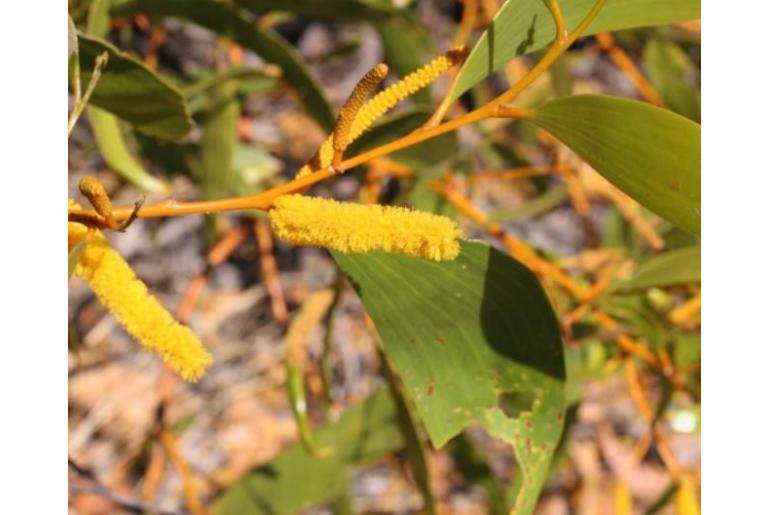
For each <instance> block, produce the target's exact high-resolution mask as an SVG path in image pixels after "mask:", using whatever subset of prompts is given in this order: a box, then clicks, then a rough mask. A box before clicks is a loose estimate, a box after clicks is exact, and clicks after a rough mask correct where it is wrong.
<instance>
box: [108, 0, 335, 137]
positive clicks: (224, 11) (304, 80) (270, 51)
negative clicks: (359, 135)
mask: <svg viewBox="0 0 770 515" xmlns="http://www.w3.org/2000/svg"><path fill="white" fill-rule="evenodd" d="M113 12H114V13H115V14H120V15H128V14H136V13H145V14H149V15H156V16H172V17H177V18H182V19H185V20H189V21H191V22H193V23H195V24H197V25H200V26H202V27H206V28H207V29H209V30H212V31H214V32H217V33H218V34H221V35H222V36H225V37H227V38H230V39H231V40H232V41H234V42H235V43H238V44H239V45H241V46H243V47H244V48H248V49H249V50H252V51H254V52H255V53H257V54H259V55H260V56H261V57H263V58H264V59H265V60H267V61H269V62H271V63H274V64H276V65H277V66H279V67H280V68H281V69H282V70H283V78H284V80H285V81H286V82H287V83H288V84H289V85H290V86H292V87H293V88H294V89H295V90H296V93H297V97H298V98H299V99H300V100H301V101H302V102H303V103H304V104H305V108H306V109H307V110H308V112H309V113H310V114H311V115H312V116H313V118H315V120H316V121H317V122H318V123H319V124H320V125H321V127H322V128H323V129H325V130H327V131H331V129H332V127H333V126H334V119H335V116H334V114H333V113H332V110H331V107H330V106H329V102H328V101H327V100H326V97H325V95H324V93H323V89H322V87H321V84H320V83H319V82H318V80H317V79H316V78H315V77H313V75H312V74H311V72H310V70H309V69H308V67H307V65H306V64H305V61H304V59H303V58H302V56H301V55H300V54H299V52H297V50H296V49H295V48H294V47H293V46H291V45H290V44H289V43H288V42H287V41H286V40H285V39H283V38H282V37H281V36H280V35H278V34H277V33H275V32H274V31H272V30H267V29H261V28H259V27H258V26H257V24H256V23H255V22H254V21H252V20H250V19H248V18H246V17H245V16H244V15H243V14H242V13H241V12H240V11H238V10H236V9H233V8H232V7H230V6H229V5H227V4H226V3H224V2H218V1H215V0H163V1H162V2H156V1H152V0H133V1H130V2H125V3H121V4H119V5H117V6H116V8H115V9H114V10H113Z"/></svg>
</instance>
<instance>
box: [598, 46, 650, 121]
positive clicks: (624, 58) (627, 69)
mask: <svg viewBox="0 0 770 515" xmlns="http://www.w3.org/2000/svg"><path fill="white" fill-rule="evenodd" d="M596 41H597V42H598V43H599V48H601V49H602V50H603V51H604V52H607V55H608V56H609V57H610V59H612V62H614V63H615V65H617V67H618V68H620V69H621V70H622V71H623V72H624V73H625V74H626V75H627V76H628V78H629V79H631V82H633V83H634V86H636V89H637V90H638V91H639V94H640V95H641V96H642V98H643V99H644V100H646V101H647V102H649V103H651V104H655V105H657V106H663V105H664V102H663V98H662V97H661V96H660V93H658V91H657V90H656V89H655V87H654V86H653V85H652V84H650V81H648V80H647V79H646V78H645V76H644V75H642V72H641V71H639V68H638V67H637V66H636V64H634V61H633V60H632V59H631V58H630V57H629V56H628V54H627V53H625V52H624V51H623V49H622V48H620V47H619V46H618V45H617V43H615V38H613V37H612V36H611V35H610V34H608V33H606V32H605V33H602V34H597V35H596Z"/></svg>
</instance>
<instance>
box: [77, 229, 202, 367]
mask: <svg viewBox="0 0 770 515" xmlns="http://www.w3.org/2000/svg"><path fill="white" fill-rule="evenodd" d="M67 225H68V227H67V228H68V236H69V249H70V250H72V248H73V247H74V246H75V245H77V244H78V242H79V241H81V240H82V239H83V238H84V237H85V235H86V232H87V229H86V227H85V226H84V225H81V224H78V223H68V224H67ZM75 273H76V274H77V275H78V276H80V277H82V278H83V279H85V281H86V282H87V283H88V285H89V286H90V287H91V289H92V290H93V291H94V293H95V294H96V296H97V297H98V298H99V300H100V301H101V302H102V303H103V304H104V305H105V306H106V307H107V309H109V310H110V311H111V312H112V313H113V314H114V315H115V317H116V318H117V319H118V321H119V322H120V324H121V325H122V326H123V327H124V328H125V329H126V332H128V334H130V335H131V336H132V337H134V338H135V339H136V340H138V341H139V343H141V344H142V346H144V347H145V348H147V349H148V350H151V351H153V352H156V353H157V354H159V355H160V356H161V357H162V358H163V360H164V361H165V362H166V363H167V364H168V366H169V367H171V368H172V369H174V370H175V371H176V372H177V373H178V374H179V375H180V376H181V377H183V378H184V379H186V380H188V381H195V380H197V379H199V378H200V377H201V376H202V375H203V373H204V372H205V371H206V368H208V366H209V365H210V364H211V362H212V357H211V354H209V352H208V351H207V350H206V349H205V348H204V347H203V344H202V343H201V342H200V340H198V338H197V337H196V336H195V334H194V333H193V332H192V331H191V330H190V329H189V328H188V327H185V326H183V325H181V324H179V323H178V322H177V321H176V320H174V318H173V317H172V316H171V314H170V313H169V312H168V311H167V310H166V309H165V308H164V307H163V306H162V305H161V304H160V302H158V301H157V300H156V299H155V297H153V296H152V295H150V294H149V292H148V291H147V287H146V286H145V285H144V283H143V282H142V281H140V280H139V279H138V278H137V277H136V275H135V274H134V271H133V270H132V269H131V267H130V266H129V264H128V263H126V261H125V260H124V259H123V258H122V257H121V256H120V254H118V253H117V252H116V251H115V250H114V249H113V248H112V247H111V246H110V244H109V243H108V242H107V240H106V239H105V237H104V236H103V235H102V234H101V233H100V232H96V233H95V234H94V236H93V238H92V239H91V241H90V242H89V243H88V245H87V246H86V249H85V252H84V253H83V255H82V257H81V258H80V262H79V263H78V266H77V268H76V269H75Z"/></svg>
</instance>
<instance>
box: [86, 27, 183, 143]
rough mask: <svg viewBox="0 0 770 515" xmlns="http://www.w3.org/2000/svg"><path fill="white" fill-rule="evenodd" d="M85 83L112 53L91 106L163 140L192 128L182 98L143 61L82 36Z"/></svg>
mask: <svg viewBox="0 0 770 515" xmlns="http://www.w3.org/2000/svg"><path fill="white" fill-rule="evenodd" d="M78 43H79V51H80V69H81V70H82V79H81V80H82V82H83V84H88V81H89V80H90V79H91V71H92V70H93V69H94V62H95V61H96V56H98V55H99V54H101V53H102V52H105V51H106V52H108V53H109V63H108V64H107V67H106V68H105V69H104V71H103V72H102V76H101V79H100V80H99V83H98V84H97V86H96V89H94V92H93V94H92V95H91V100H90V104H91V105H95V106H97V107H101V108H102V109H104V110H106V111H109V112H111V113H112V114H114V115H116V116H118V117H119V118H122V119H124V120H126V121H127V122H129V123H131V124H133V125H135V126H136V127H137V128H138V129H139V130H141V131H142V132H144V133H146V134H149V135H151V136H157V137H159V138H168V139H171V138H180V137H182V136H184V135H185V134H187V133H188V132H189V131H190V129H191V128H192V121H191V120H190V115H189V113H188V112H187V106H186V105H185V101H184V98H182V94H181V93H180V92H179V90H177V89H176V88H175V87H174V86H173V85H171V83H169V82H168V81H167V80H165V79H163V78H162V77H161V76H159V75H158V74H156V73H155V72H153V71H152V70H150V69H149V68H148V67H147V66H145V65H144V63H142V62H141V61H139V60H137V59H135V58H133V57H131V56H129V55H128V54H126V53H124V52H121V51H120V50H118V49H117V48H115V47H114V46H112V45H111V44H110V43H107V42H106V41H104V40H101V39H98V38H93V37H90V36H86V35H83V34H79V35H78Z"/></svg>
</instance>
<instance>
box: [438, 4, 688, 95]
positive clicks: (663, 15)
mask: <svg viewBox="0 0 770 515" xmlns="http://www.w3.org/2000/svg"><path fill="white" fill-rule="evenodd" d="M594 2H595V0H568V1H562V2H560V4H561V7H562V11H563V12H564V17H565V19H566V23H567V27H568V28H569V29H572V28H574V27H575V26H577V24H578V23H580V21H581V20H582V19H583V18H584V17H585V15H586V14H587V13H588V11H590V10H591V7H592V6H593V4H594ZM695 18H700V1H699V0H607V3H606V4H605V6H604V7H603V8H602V10H601V12H600V13H599V15H598V16H597V17H596V19H595V20H594V21H593V22H592V23H591V25H590V26H589V27H588V30H587V31H586V32H585V33H584V35H589V34H596V33H598V32H607V31H614V30H620V29H630V28H634V27H645V26H650V25H668V24H670V23H676V22H679V21H685V20H692V19H695ZM553 38H554V24H553V19H552V18H551V15H550V14H549V12H548V10H547V9H546V7H545V2H543V0H507V1H506V2H505V4H504V5H503V7H502V8H501V9H500V10H499V11H498V13H497V15H496V16H495V19H494V20H493V21H492V23H491V24H490V26H489V28H487V30H486V31H484V33H483V34H482V35H481V38H479V40H478V42H476V45H475V46H474V48H473V50H472V51H471V54H470V55H469V56H468V59H467V61H465V64H464V65H463V67H462V68H461V69H460V73H459V76H458V79H457V82H456V84H455V86H454V87H453V88H452V91H451V93H450V96H451V98H452V99H457V98H459V97H460V95H462V94H463V93H465V92H466V91H468V90H469V89H470V88H472V87H473V86H474V85H475V84H476V83H477V82H479V81H480V80H482V79H483V78H484V77H486V76H488V75H491V74H492V73H494V72H495V71H497V70H499V69H500V68H502V67H503V65H505V63H507V62H508V61H510V60H511V59H513V58H514V57H516V56H519V55H523V54H528V53H530V52H534V51H535V50H539V49H541V48H543V47H545V46H546V45H548V44H549V43H551V41H553Z"/></svg>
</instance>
